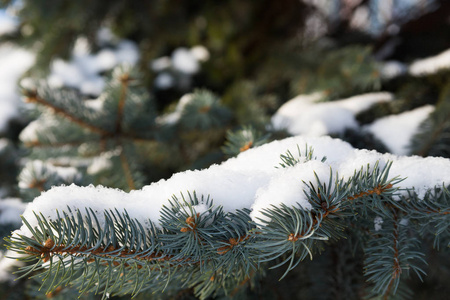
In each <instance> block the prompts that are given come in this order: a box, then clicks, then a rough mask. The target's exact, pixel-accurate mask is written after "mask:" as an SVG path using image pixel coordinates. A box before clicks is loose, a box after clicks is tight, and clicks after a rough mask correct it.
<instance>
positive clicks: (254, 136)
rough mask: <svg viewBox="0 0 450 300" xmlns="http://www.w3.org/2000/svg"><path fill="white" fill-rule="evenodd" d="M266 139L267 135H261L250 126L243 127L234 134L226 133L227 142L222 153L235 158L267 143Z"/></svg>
mask: <svg viewBox="0 0 450 300" xmlns="http://www.w3.org/2000/svg"><path fill="white" fill-rule="evenodd" d="M268 139H269V134H263V133H262V132H260V131H258V130H256V129H254V128H253V127H251V126H244V127H243V128H242V129H240V130H237V131H235V132H232V131H228V132H227V141H226V142H225V145H224V146H223V147H222V151H223V153H225V154H226V155H228V156H235V155H238V154H239V153H241V152H244V151H246V150H248V149H250V148H254V147H258V146H261V145H262V144H265V143H267V141H268Z"/></svg>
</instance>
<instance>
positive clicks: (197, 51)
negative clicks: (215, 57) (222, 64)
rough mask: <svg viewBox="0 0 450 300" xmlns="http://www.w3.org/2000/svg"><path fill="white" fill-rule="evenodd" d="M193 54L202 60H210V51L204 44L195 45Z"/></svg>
mask: <svg viewBox="0 0 450 300" xmlns="http://www.w3.org/2000/svg"><path fill="white" fill-rule="evenodd" d="M191 54H192V55H193V56H194V57H195V59H197V60H198V61H200V62H205V61H208V60H209V51H208V49H206V47H204V46H202V45H198V46H194V47H192V48H191Z"/></svg>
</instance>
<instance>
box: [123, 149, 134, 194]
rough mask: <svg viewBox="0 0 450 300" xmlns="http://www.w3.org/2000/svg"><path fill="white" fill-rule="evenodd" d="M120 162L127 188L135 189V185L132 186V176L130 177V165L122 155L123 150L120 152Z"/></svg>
mask: <svg viewBox="0 0 450 300" xmlns="http://www.w3.org/2000/svg"><path fill="white" fill-rule="evenodd" d="M120 162H121V164H122V169H123V173H124V174H125V178H126V180H127V184H128V187H129V188H130V190H134V189H136V185H135V184H134V179H133V176H132V175H131V170H130V164H129V163H128V159H127V157H126V155H125V154H124V149H123V148H122V151H121V152H120Z"/></svg>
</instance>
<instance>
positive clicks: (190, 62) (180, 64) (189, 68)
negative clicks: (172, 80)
mask: <svg viewBox="0 0 450 300" xmlns="http://www.w3.org/2000/svg"><path fill="white" fill-rule="evenodd" d="M172 64H173V67H174V68H175V69H177V70H178V71H180V72H182V73H186V74H195V73H197V72H198V71H199V69H200V65H199V63H198V60H197V58H196V57H195V56H194V55H193V53H192V52H191V51H190V50H189V49H187V48H178V49H176V50H175V51H174V52H173V53H172Z"/></svg>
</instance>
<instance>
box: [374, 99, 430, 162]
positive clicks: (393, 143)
mask: <svg viewBox="0 0 450 300" xmlns="http://www.w3.org/2000/svg"><path fill="white" fill-rule="evenodd" d="M433 111H434V106H432V105H425V106H422V107H419V108H416V109H414V110H411V111H407V112H404V113H401V114H398V115H390V116H387V117H384V118H380V119H378V120H376V121H375V122H373V123H372V124H370V125H367V126H366V127H365V129H366V130H368V131H369V132H371V133H372V134H373V135H374V136H375V137H376V138H378V139H379V140H380V141H381V142H383V144H385V145H386V147H388V149H389V151H390V152H391V153H394V154H398V155H407V154H409V149H408V145H409V143H410V141H411V138H412V137H413V135H414V134H415V133H416V132H417V130H418V128H419V125H420V123H422V122H423V121H424V120H425V119H426V118H427V117H428V116H429V114H430V113H431V112H433Z"/></svg>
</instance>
